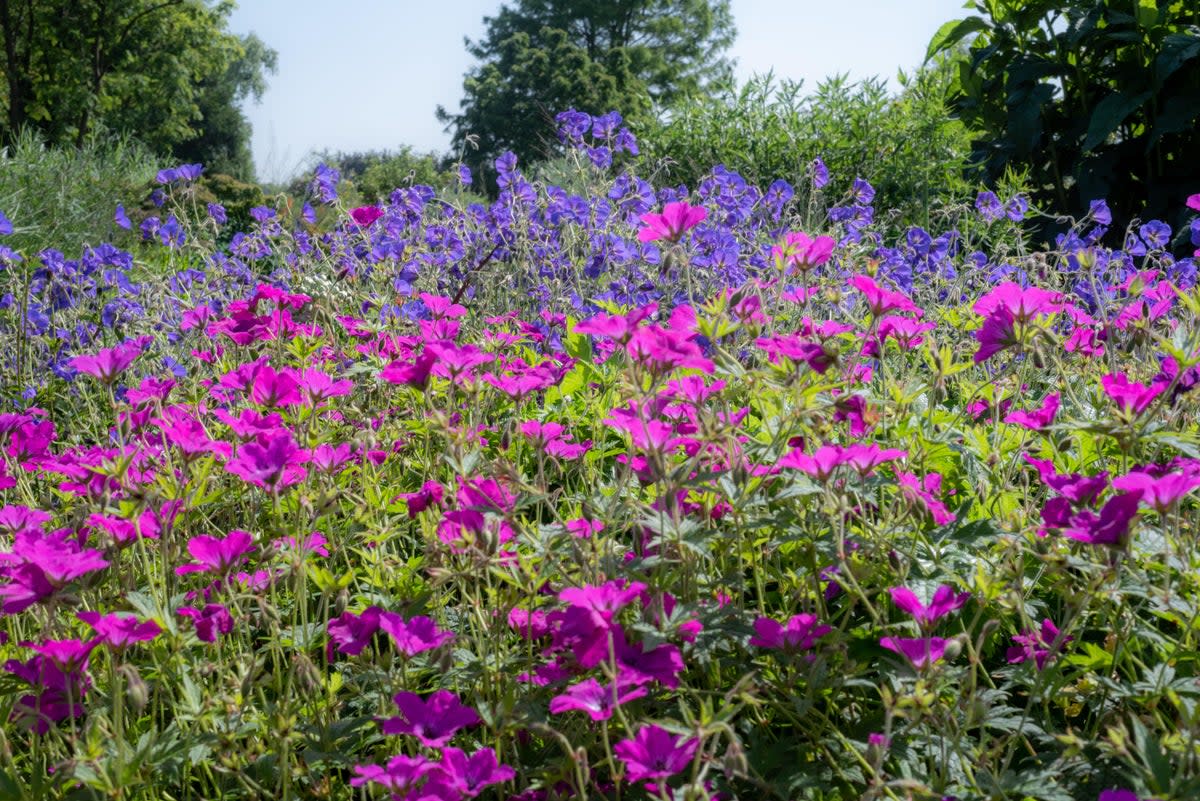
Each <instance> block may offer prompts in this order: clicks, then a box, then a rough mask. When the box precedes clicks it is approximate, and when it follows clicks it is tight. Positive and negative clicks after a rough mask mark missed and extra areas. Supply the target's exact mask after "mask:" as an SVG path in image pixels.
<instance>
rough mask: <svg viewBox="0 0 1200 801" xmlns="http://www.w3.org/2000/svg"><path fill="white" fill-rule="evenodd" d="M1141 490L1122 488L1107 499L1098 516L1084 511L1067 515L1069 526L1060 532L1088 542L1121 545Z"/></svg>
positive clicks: (1125, 538)
mask: <svg viewBox="0 0 1200 801" xmlns="http://www.w3.org/2000/svg"><path fill="white" fill-rule="evenodd" d="M1141 497H1142V493H1141V492H1137V491H1135V492H1125V493H1122V494H1120V495H1114V496H1113V497H1111V498H1109V499H1108V502H1107V503H1105V504H1104V507H1103V508H1102V509H1101V510H1100V516H1099V517H1097V516H1096V515H1094V514H1092V513H1091V512H1088V511H1083V512H1080V513H1079V514H1076V515H1075V516H1073V517H1072V518H1071V519H1070V523H1071V525H1070V527H1069V528H1067V529H1064V530H1063V536H1064V537H1068V538H1070V539H1073V540H1077V541H1079V542H1086V543H1088V544H1090V545H1108V546H1113V547H1118V548H1119V547H1122V546H1124V545H1125V543H1126V541H1127V540H1128V538H1129V525H1130V523H1131V522H1132V521H1133V518H1134V517H1135V516H1137V510H1138V501H1139V500H1140V499H1141Z"/></svg>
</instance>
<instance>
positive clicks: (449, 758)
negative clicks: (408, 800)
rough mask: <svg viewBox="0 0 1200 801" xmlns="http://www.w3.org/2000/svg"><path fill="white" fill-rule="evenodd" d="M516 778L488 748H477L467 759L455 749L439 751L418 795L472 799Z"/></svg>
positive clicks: (509, 768) (510, 769)
mask: <svg viewBox="0 0 1200 801" xmlns="http://www.w3.org/2000/svg"><path fill="white" fill-rule="evenodd" d="M516 775H517V772H516V771H515V770H514V769H513V768H512V767H511V766H509V765H501V764H500V763H499V761H498V760H497V759H496V752H495V751H493V750H492V749H490V748H481V749H479V750H478V751H476V752H475V753H473V754H471V755H470V756H467V755H466V753H465V752H463V751H461V750H459V749H457V748H443V749H442V761H441V763H440V764H438V765H436V766H435V767H434V768H433V770H431V771H430V774H429V781H428V783H427V784H426V785H425V787H424V788H423V789H424V792H423V793H422V795H423V796H424V797H425V798H448V799H453V801H457V799H460V798H474V797H475V796H477V795H479V793H480V792H481V791H482V790H483V788H485V787H488V786H490V785H493V784H499V783H500V782H506V781H510V780H512V779H514V778H516ZM442 790H447V791H449V792H442Z"/></svg>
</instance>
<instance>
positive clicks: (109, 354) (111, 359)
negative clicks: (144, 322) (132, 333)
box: [69, 341, 144, 384]
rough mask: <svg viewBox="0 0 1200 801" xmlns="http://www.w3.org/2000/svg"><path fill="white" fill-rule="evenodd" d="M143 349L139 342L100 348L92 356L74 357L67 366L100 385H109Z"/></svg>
mask: <svg viewBox="0 0 1200 801" xmlns="http://www.w3.org/2000/svg"><path fill="white" fill-rule="evenodd" d="M143 347H144V345H143V344H142V343H141V342H140V341H131V342H126V343H124V344H121V345H118V346H117V347H115V348H101V349H100V350H99V351H98V352H97V353H95V354H92V355H84V356H76V357H75V358H73V359H71V361H70V362H69V364H70V365H71V366H72V367H74V368H75V369H76V370H78V371H79V372H81V373H87V374H88V375H90V376H94V377H95V378H97V379H99V380H100V383H102V384H111V383H112V382H113V381H115V380H116V379H117V376H119V375H120V374H121V373H123V372H125V371H126V370H127V369H129V366H130V365H131V364H133V363H134V361H136V360H137V357H138V356H140V355H142V348H143Z"/></svg>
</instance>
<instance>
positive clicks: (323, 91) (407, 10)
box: [230, 0, 968, 180]
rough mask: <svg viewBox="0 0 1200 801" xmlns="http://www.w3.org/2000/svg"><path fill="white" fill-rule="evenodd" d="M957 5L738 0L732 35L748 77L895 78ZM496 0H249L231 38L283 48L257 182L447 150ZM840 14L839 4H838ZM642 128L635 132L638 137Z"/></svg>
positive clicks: (933, 0) (954, 0)
mask: <svg viewBox="0 0 1200 801" xmlns="http://www.w3.org/2000/svg"><path fill="white" fill-rule="evenodd" d="M962 6H963V0H835V1H834V2H830V0H791V1H790V2H789V1H788V0H733V1H732V8H733V14H734V21H735V23H736V24H737V28H738V36H737V40H736V42H735V43H734V45H733V48H732V49H731V53H730V55H731V56H732V57H733V58H735V59H736V60H737V74H738V77H739V79H744V78H746V77H749V76H750V75H753V74H755V73H764V72H767V71H768V70H772V69H773V70H774V72H775V75H776V76H778V77H780V78H791V79H803V80H804V82H805V85H806V86H807V87H815V85H816V83H817V81H819V80H820V79H821V78H823V77H825V76H827V75H832V74H834V73H841V72H847V73H849V74H850V76H851V77H852V78H865V77H868V76H872V75H878V76H880V77H886V78H890V79H892V80H893V85H894V77H895V75H896V71H897V70H898V69H900V68H904V69H908V68H910V67H913V66H915V65H916V64H918V63H919V62H920V61H921V59H922V58H923V57H924V54H925V47H926V45H927V44H928V43H929V39H930V38H931V37H932V36H933V34H934V32H935V31H936V30H937V29H938V27H939V26H940V25H941V24H942V23H943V22H946V21H947V20H950V19H957V18H961V17H963V16H966V15H967V13H968V12H967V11H964V10H963V8H962ZM499 7H500V0H442V1H441V2H436V0H435V2H429V0H354V2H341V1H340V0H339V1H337V2H331V0H241V2H240V3H239V7H238V9H237V10H236V11H235V12H234V13H233V15H232V16H231V18H230V27H231V29H232V30H234V31H235V32H237V33H249V32H251V31H253V32H255V33H257V34H258V35H259V37H261V38H262V39H263V40H264V41H265V42H266V43H267V44H269V45H270V46H272V47H274V48H275V49H276V50H277V51H278V53H279V71H278V72H277V73H276V74H275V75H272V76H270V77H269V82H270V87H269V89H268V90H267V93H266V94H265V95H264V96H263V99H262V102H261V103H260V104H258V105H253V104H251V105H250V106H249V107H248V108H247V109H246V111H247V113H248V115H249V117H250V121H251V123H253V125H254V143H253V146H254V159H255V164H256V165H257V168H258V173H259V177H260V178H261V179H263V180H279V179H281V178H285V177H288V176H290V175H293V174H295V173H297V172H299V171H300V170H302V169H304V168H306V167H308V166H309V164H310V163H311V161H312V154H313V153H314V152H315V151H318V150H322V149H325V148H329V149H332V150H341V151H355V150H377V149H388V148H395V147H397V146H399V145H402V144H409V145H412V146H414V147H415V148H417V149H418V150H435V151H438V152H441V151H443V150H445V149H446V148H447V147H448V145H449V135H448V134H446V133H444V132H443V131H442V126H441V124H440V123H439V122H438V121H437V119H436V118H435V117H434V109H435V108H436V107H437V106H438V104H441V105H443V106H446V107H447V108H449V109H451V110H455V109H457V108H458V103H459V101H460V100H461V98H462V77H463V73H464V72H466V71H467V70H468V69H469V68H470V67H471V66H472V64H473V61H472V59H471V58H470V56H469V55H468V54H467V52H466V49H465V47H464V46H463V37H470V38H472V39H478V38H480V36H481V35H482V34H483V17H484V16H485V15H489V14H494V13H495V12H496V10H497V9H498V8H499ZM835 12H836V13H835ZM635 133H636V132H635Z"/></svg>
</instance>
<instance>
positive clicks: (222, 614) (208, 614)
mask: <svg viewBox="0 0 1200 801" xmlns="http://www.w3.org/2000/svg"><path fill="white" fill-rule="evenodd" d="M176 613H177V614H179V615H181V616H183V617H186V618H189V619H191V621H192V627H193V628H194V629H195V630H196V636H197V637H199V638H200V640H201V641H202V642H216V640H217V636H218V635H221V634H228V633H229V632H231V631H233V615H231V614H229V610H228V609H227V608H226V607H225V606H223V605H222V604H205V606H204V608H203V609H196V608H195V607H192V606H183V607H180V608H179V609H177V610H176Z"/></svg>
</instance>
